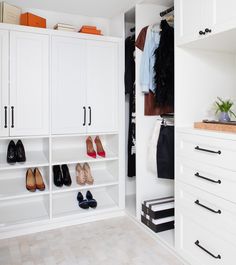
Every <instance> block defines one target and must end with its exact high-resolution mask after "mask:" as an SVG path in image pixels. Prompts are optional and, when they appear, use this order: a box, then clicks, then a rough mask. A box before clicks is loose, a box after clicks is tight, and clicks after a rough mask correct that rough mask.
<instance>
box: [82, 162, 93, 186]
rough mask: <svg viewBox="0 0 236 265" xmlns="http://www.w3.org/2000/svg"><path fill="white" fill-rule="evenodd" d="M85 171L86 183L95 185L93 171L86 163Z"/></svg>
mask: <svg viewBox="0 0 236 265" xmlns="http://www.w3.org/2000/svg"><path fill="white" fill-rule="evenodd" d="M83 170H84V174H85V176H86V183H87V184H89V185H93V183H94V178H93V176H92V173H91V169H90V166H89V164H88V163H84V166H83Z"/></svg>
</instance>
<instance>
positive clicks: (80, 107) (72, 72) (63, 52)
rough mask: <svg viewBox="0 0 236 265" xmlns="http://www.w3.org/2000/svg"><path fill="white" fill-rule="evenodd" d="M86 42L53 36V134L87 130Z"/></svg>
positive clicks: (77, 132) (76, 132)
mask: <svg viewBox="0 0 236 265" xmlns="http://www.w3.org/2000/svg"><path fill="white" fill-rule="evenodd" d="M85 53H86V50H85V41H84V40H79V39H75V38H66V37H53V39H52V133H53V134H66V133H68V134H79V133H85V132H86V118H87V117H86V83H85V81H86V76H85V74H86V69H85V67H86V65H85V63H86V61H85V56H86V54H85Z"/></svg>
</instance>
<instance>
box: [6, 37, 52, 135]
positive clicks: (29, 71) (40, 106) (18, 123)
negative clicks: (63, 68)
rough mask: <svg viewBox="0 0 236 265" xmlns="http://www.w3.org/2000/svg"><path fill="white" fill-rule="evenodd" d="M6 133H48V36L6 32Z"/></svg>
mask: <svg viewBox="0 0 236 265" xmlns="http://www.w3.org/2000/svg"><path fill="white" fill-rule="evenodd" d="M10 107H11V110H10V112H11V113H10V126H11V128H10V135H11V136H21V135H44V134H48V133H49V38H48V36H46V35H43V34H42V35H41V34H34V33H24V32H11V33H10Z"/></svg>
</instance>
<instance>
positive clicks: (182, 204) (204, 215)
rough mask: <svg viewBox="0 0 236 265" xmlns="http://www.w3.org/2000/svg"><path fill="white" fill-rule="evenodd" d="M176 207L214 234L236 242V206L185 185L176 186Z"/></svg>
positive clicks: (178, 184)
mask: <svg viewBox="0 0 236 265" xmlns="http://www.w3.org/2000/svg"><path fill="white" fill-rule="evenodd" d="M176 205H177V207H179V209H180V210H181V211H182V212H183V213H187V214H191V216H192V217H193V218H194V220H196V222H198V223H199V224H200V225H202V226H204V227H205V228H206V229H207V230H209V231H212V233H215V234H218V235H222V236H226V238H227V240H229V241H231V242H233V243H234V242H236V226H235V224H236V205H235V204H234V203H231V202H228V201H226V200H223V199H221V198H218V197H216V196H214V195H211V194H209V193H207V192H204V191H201V190H199V189H196V188H194V187H191V186H189V185H186V184H183V183H177V185H176Z"/></svg>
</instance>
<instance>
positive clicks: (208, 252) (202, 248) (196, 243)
mask: <svg viewBox="0 0 236 265" xmlns="http://www.w3.org/2000/svg"><path fill="white" fill-rule="evenodd" d="M194 244H195V245H196V246H197V247H199V248H200V249H201V250H203V251H204V252H206V253H207V254H208V255H210V256H211V257H212V258H214V259H221V255H217V256H215V255H214V254H212V253H211V252H210V251H209V250H207V249H205V248H204V247H202V246H201V245H200V242H199V240H197V241H196V242H195V243H194Z"/></svg>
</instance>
